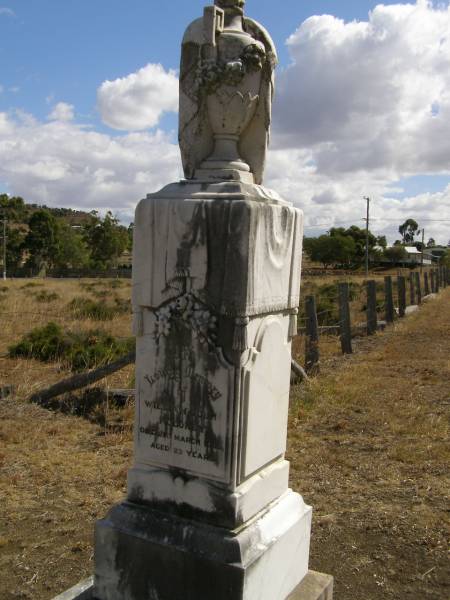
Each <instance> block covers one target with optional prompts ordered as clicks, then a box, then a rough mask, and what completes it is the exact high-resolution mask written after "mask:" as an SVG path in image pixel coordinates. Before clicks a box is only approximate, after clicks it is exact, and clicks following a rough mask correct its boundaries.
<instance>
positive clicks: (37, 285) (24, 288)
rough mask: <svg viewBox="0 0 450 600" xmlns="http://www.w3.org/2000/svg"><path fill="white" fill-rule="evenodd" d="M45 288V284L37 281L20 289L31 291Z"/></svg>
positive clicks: (30, 282)
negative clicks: (31, 289) (36, 288)
mask: <svg viewBox="0 0 450 600" xmlns="http://www.w3.org/2000/svg"><path fill="white" fill-rule="evenodd" d="M43 286H44V284H43V283H36V282H35V281H29V282H28V283H26V284H25V285H22V286H21V288H20V289H21V290H29V289H30V288H35V287H43Z"/></svg>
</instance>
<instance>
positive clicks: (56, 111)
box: [47, 102, 74, 121]
mask: <svg viewBox="0 0 450 600" xmlns="http://www.w3.org/2000/svg"><path fill="white" fill-rule="evenodd" d="M47 118H48V120H49V121H72V120H73V118H74V107H73V105H72V104H67V102H58V104H56V105H55V106H54V107H53V110H52V112H51V113H50V114H49V115H48V117H47Z"/></svg>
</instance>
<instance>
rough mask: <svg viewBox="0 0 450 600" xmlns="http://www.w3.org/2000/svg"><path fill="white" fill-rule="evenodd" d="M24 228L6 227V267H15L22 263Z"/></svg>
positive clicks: (8, 268)
mask: <svg viewBox="0 0 450 600" xmlns="http://www.w3.org/2000/svg"><path fill="white" fill-rule="evenodd" d="M25 235H26V233H25V230H24V229H23V228H22V227H17V226H16V227H11V226H8V227H7V228H6V240H7V244H6V268H7V270H8V271H9V270H10V269H17V268H18V267H20V266H21V264H22V258H23V249H24V241H25Z"/></svg>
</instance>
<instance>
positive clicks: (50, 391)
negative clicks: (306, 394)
mask: <svg viewBox="0 0 450 600" xmlns="http://www.w3.org/2000/svg"><path fill="white" fill-rule="evenodd" d="M135 360H136V353H135V352H130V353H129V354H127V355H126V356H122V357H121V358H119V359H118V360H115V361H114V362H112V363H109V364H107V365H104V366H103V367H99V368H98V369H94V370H93V371H89V372H88V373H81V374H79V375H74V376H73V377H69V379H64V380H63V381H59V382H58V383H55V384H54V385H52V386H50V387H49V388H46V389H45V390H40V391H39V392H36V393H35V394H33V395H32V396H31V397H30V399H29V400H30V402H34V403H36V404H40V405H42V406H45V404H46V403H47V402H48V401H49V400H51V399H52V398H56V397H57V396H61V394H67V393H68V392H74V391H75V390H79V389H81V388H84V387H87V386H88V385H91V384H92V383H95V382H96V381H99V380H100V379H103V378H104V377H107V376H108V375H111V374H112V373H115V372H116V371H120V369H123V368H124V367H126V366H127V365H129V364H131V363H134V362H135ZM291 370H292V372H293V373H294V375H296V376H297V377H299V379H300V380H301V381H308V379H309V377H308V375H307V374H306V372H305V370H304V368H303V367H302V366H300V365H299V364H298V363H297V362H295V360H293V359H292V362H291Z"/></svg>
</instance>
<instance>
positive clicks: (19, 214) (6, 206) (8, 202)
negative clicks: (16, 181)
mask: <svg viewBox="0 0 450 600" xmlns="http://www.w3.org/2000/svg"><path fill="white" fill-rule="evenodd" d="M26 214H27V210H26V206H25V202H24V200H23V198H21V197H20V196H8V194H0V215H2V217H6V218H7V219H8V221H13V222H20V221H24V220H25V219H26Z"/></svg>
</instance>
